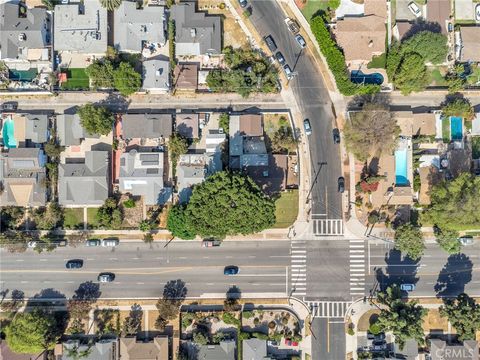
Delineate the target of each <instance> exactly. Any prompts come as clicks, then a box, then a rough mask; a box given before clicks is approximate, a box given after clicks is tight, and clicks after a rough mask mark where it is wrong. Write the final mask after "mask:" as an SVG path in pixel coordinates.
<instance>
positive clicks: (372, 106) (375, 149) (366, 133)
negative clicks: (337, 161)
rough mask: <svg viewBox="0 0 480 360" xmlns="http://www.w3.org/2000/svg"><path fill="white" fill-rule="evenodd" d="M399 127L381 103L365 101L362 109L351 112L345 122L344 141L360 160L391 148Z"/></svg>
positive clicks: (398, 132) (395, 140)
mask: <svg viewBox="0 0 480 360" xmlns="http://www.w3.org/2000/svg"><path fill="white" fill-rule="evenodd" d="M399 134H400V127H399V126H398V125H397V122H396V120H395V119H394V118H393V117H392V113H391V112H390V110H389V109H388V108H387V107H386V106H385V105H383V104H378V103H367V104H365V105H364V107H363V109H362V111H359V112H355V113H352V114H351V116H350V121H349V122H347V123H346V124H345V128H344V136H345V143H346V145H347V148H348V150H349V151H351V152H353V154H354V155H355V157H356V158H357V159H358V160H360V161H366V160H367V159H368V158H370V157H371V156H373V155H380V153H382V152H388V151H391V150H393V148H394V147H395V144H396V142H397V138H398V135H399Z"/></svg>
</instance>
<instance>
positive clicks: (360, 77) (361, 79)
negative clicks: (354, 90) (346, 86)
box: [350, 70, 383, 85]
mask: <svg viewBox="0 0 480 360" xmlns="http://www.w3.org/2000/svg"><path fill="white" fill-rule="evenodd" d="M350 80H351V81H352V82H353V83H355V84H373V85H382V83H383V75H382V74H380V73H373V74H364V73H363V72H362V71H361V70H354V71H352V73H351V74H350Z"/></svg>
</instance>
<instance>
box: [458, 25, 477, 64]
mask: <svg viewBox="0 0 480 360" xmlns="http://www.w3.org/2000/svg"><path fill="white" fill-rule="evenodd" d="M460 38H461V42H462V46H461V48H460V58H459V60H460V61H461V62H480V26H460Z"/></svg>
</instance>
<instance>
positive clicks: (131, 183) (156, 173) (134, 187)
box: [118, 149, 171, 205]
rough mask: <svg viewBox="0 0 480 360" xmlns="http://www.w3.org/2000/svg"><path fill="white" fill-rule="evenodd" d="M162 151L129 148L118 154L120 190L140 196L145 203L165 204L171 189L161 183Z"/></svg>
mask: <svg viewBox="0 0 480 360" xmlns="http://www.w3.org/2000/svg"><path fill="white" fill-rule="evenodd" d="M164 156H165V154H164V153H163V152H137V150H134V149H132V150H130V151H129V152H125V153H123V154H122V155H121V156H120V173H119V178H118V180H119V186H120V191H122V192H124V193H130V194H132V195H134V196H142V197H143V201H144V203H145V204H146V205H157V204H165V203H166V202H167V201H168V200H169V198H170V196H171V189H166V188H164V184H163V176H164V174H163V171H164V169H163V160H164Z"/></svg>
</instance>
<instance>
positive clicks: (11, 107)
mask: <svg viewBox="0 0 480 360" xmlns="http://www.w3.org/2000/svg"><path fill="white" fill-rule="evenodd" d="M17 108H18V103H17V102H15V101H9V102H6V103H3V104H2V110H3V111H16V110H17Z"/></svg>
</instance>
